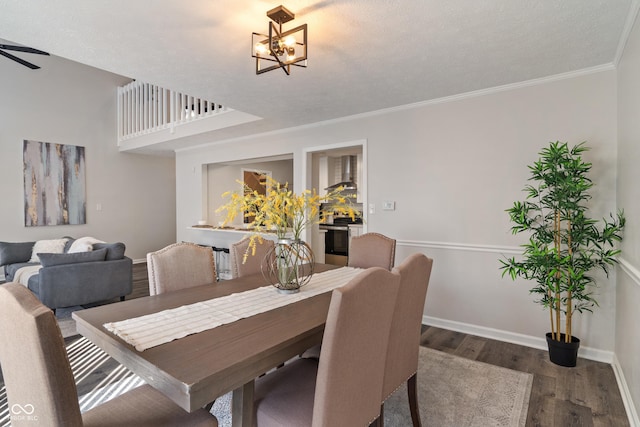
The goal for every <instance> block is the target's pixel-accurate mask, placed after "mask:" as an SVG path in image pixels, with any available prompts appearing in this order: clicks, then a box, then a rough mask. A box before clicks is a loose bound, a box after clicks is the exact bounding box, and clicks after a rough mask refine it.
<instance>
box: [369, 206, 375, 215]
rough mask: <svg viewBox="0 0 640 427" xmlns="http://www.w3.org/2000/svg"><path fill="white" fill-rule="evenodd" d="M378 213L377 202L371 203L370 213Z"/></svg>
mask: <svg viewBox="0 0 640 427" xmlns="http://www.w3.org/2000/svg"><path fill="white" fill-rule="evenodd" d="M375 213H376V204H375V203H369V214H370V215H373V214H375Z"/></svg>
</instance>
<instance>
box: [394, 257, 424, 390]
mask: <svg viewBox="0 0 640 427" xmlns="http://www.w3.org/2000/svg"><path fill="white" fill-rule="evenodd" d="M432 266H433V260H432V259H431V258H428V257H426V256H425V255H424V254H414V255H411V256H410V257H409V258H407V259H406V260H405V261H404V262H403V263H402V264H401V265H400V266H398V267H397V268H395V269H394V270H393V271H394V272H396V273H399V274H400V290H399V291H398V298H397V299H396V307H395V310H394V313H393V320H392V322H391V332H390V334H389V350H388V353H387V361H386V368H385V370H384V373H385V374H384V385H383V389H382V401H384V400H386V398H387V397H389V395H391V393H393V391H394V390H395V389H397V388H398V386H400V385H401V384H402V383H404V382H405V381H407V379H409V377H411V376H412V375H413V374H414V373H416V371H417V369H418V353H419V346H420V330H421V326H422V314H423V311H424V303H425V298H426V295H427V287H428V286H429V278H430V276H431V268H432Z"/></svg>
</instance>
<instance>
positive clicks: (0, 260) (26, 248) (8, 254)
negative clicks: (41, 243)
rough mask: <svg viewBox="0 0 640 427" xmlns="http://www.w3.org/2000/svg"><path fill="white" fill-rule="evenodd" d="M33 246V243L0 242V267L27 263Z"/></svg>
mask: <svg viewBox="0 0 640 427" xmlns="http://www.w3.org/2000/svg"><path fill="white" fill-rule="evenodd" d="M34 244H35V242H21V243H10V242H0V265H7V264H14V263H16V262H27V261H29V259H31V252H32V249H33V245H34Z"/></svg>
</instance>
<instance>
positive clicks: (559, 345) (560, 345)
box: [547, 332, 580, 368]
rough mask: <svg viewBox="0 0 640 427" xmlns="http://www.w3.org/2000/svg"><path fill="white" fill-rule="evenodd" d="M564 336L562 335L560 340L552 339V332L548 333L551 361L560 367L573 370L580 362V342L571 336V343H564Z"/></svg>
mask: <svg viewBox="0 0 640 427" xmlns="http://www.w3.org/2000/svg"><path fill="white" fill-rule="evenodd" d="M564 337H565V335H564V334H560V340H561V341H556V340H554V339H552V338H551V332H547V345H548V346H549V360H551V362H553V363H555V364H556V365H560V366H567V367H570V368H573V367H574V366H576V362H577V361H578V348H580V340H579V339H578V338H576V337H574V336H571V342H564Z"/></svg>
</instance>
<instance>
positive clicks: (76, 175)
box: [22, 140, 86, 227]
mask: <svg viewBox="0 0 640 427" xmlns="http://www.w3.org/2000/svg"><path fill="white" fill-rule="evenodd" d="M22 152H23V159H24V225H25V226H26V227H34V226H42V225H65V224H85V223H86V184H85V157H84V147H79V146H76V145H63V144H53V143H49V142H39V141H27V140H24V145H23V149H22Z"/></svg>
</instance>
